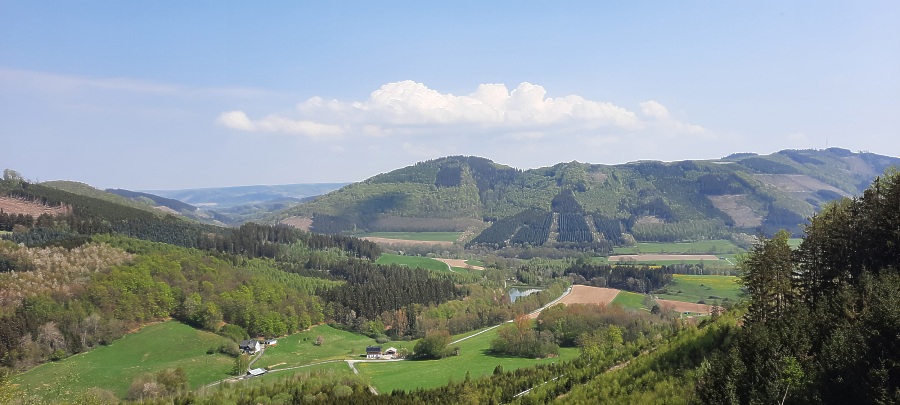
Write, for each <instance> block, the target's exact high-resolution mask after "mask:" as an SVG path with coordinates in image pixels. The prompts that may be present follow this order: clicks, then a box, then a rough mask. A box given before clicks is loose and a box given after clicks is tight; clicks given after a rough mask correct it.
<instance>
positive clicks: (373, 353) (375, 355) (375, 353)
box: [366, 346, 381, 359]
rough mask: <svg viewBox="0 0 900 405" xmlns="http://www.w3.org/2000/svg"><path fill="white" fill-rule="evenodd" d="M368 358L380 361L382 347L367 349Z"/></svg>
mask: <svg viewBox="0 0 900 405" xmlns="http://www.w3.org/2000/svg"><path fill="white" fill-rule="evenodd" d="M366 358H367V359H380V358H381V346H368V347H366Z"/></svg>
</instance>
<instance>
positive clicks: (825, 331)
mask: <svg viewBox="0 0 900 405" xmlns="http://www.w3.org/2000/svg"><path fill="white" fill-rule="evenodd" d="M898 229H900V174H898V172H896V171H891V172H889V173H888V174H887V175H886V176H885V177H883V178H879V179H877V180H876V181H875V182H873V183H872V185H871V187H870V188H869V189H867V190H866V191H865V192H864V193H863V195H862V197H860V198H856V199H853V200H842V201H839V202H836V203H833V204H831V205H830V206H827V207H826V208H825V209H824V210H823V211H822V212H821V213H820V214H818V215H816V216H814V217H813V218H812V220H811V222H810V224H809V225H808V226H807V227H806V238H804V240H803V242H802V243H801V244H800V247H799V249H798V250H797V251H795V252H793V253H791V252H790V250H789V249H787V248H786V239H785V238H786V234H784V233H782V234H779V235H776V237H775V238H774V239H770V240H763V241H762V242H761V243H760V244H758V245H757V246H756V247H755V248H754V250H753V251H752V252H751V254H750V255H749V257H748V258H747V259H746V260H745V261H744V262H743V264H742V267H743V270H744V273H745V276H744V280H745V283H746V284H747V286H748V289H749V290H750V294H751V308H750V309H751V312H750V316H748V318H747V319H746V320H745V324H744V328H743V330H742V331H741V332H740V333H739V334H738V335H737V338H736V340H735V344H734V347H732V348H731V349H730V350H728V351H727V352H725V353H722V354H720V355H718V356H716V357H715V358H714V359H713V360H712V361H711V362H710V363H709V366H708V367H707V368H706V369H705V371H704V372H703V374H702V379H701V384H700V385H699V386H698V398H699V399H700V402H703V403H723V402H725V401H727V402H730V403H781V402H782V401H784V403H829V404H830V403H833V404H846V403H855V404H870V403H871V404H875V403H897V402H898V401H900V359H898V357H897V353H900V295H898V294H897V287H898V286H900V253H898V252H900V249H897V247H898V246H900V232H898V231H897V230H898Z"/></svg>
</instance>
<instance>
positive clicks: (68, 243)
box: [5, 228, 90, 249]
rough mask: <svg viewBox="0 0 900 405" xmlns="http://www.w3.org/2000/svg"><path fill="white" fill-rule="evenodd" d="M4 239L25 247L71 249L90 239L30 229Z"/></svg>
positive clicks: (45, 229)
mask: <svg viewBox="0 0 900 405" xmlns="http://www.w3.org/2000/svg"><path fill="white" fill-rule="evenodd" d="M5 239H8V240H11V241H13V242H15V243H21V244H24V245H25V246H29V247H32V246H40V247H49V246H62V247H65V248H67V249H72V248H75V247H78V246H81V245H83V244H85V243H87V242H88V241H90V237H88V236H83V235H79V234H76V233H73V232H68V231H65V230H62V229H57V228H31V229H29V230H28V232H25V233H13V234H11V235H8V236H6V238H5Z"/></svg>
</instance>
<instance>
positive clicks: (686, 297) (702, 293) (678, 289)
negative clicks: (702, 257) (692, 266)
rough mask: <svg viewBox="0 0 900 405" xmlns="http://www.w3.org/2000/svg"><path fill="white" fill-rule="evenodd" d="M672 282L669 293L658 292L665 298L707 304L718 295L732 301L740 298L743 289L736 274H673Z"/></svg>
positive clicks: (667, 288) (668, 286)
mask: <svg viewBox="0 0 900 405" xmlns="http://www.w3.org/2000/svg"><path fill="white" fill-rule="evenodd" d="M673 278H674V279H673V281H672V284H669V285H667V286H666V288H665V290H666V291H667V293H665V294H658V297H659V298H661V299H664V300H673V301H684V302H698V301H701V300H702V301H705V302H706V303H707V304H709V303H711V301H712V300H715V299H716V298H710V297H718V300H720V301H721V300H722V299H723V298H728V299H729V300H731V301H736V300H738V299H740V295H741V291H740V284H738V278H737V277H735V276H694V275H686V274H675V275H673Z"/></svg>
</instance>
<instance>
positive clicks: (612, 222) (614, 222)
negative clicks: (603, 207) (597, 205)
mask: <svg viewBox="0 0 900 405" xmlns="http://www.w3.org/2000/svg"><path fill="white" fill-rule="evenodd" d="M593 218H594V227H596V228H597V232H599V233H600V234H601V235H603V238H604V239H606V240H607V241H609V242H611V243H612V244H614V245H622V244H623V243H624V239H623V238H622V235H623V234H624V232H625V230H626V227H625V224H624V223H623V222H622V220H620V219H616V218H606V217H604V216H603V215H601V214H600V213H594V215H593Z"/></svg>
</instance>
